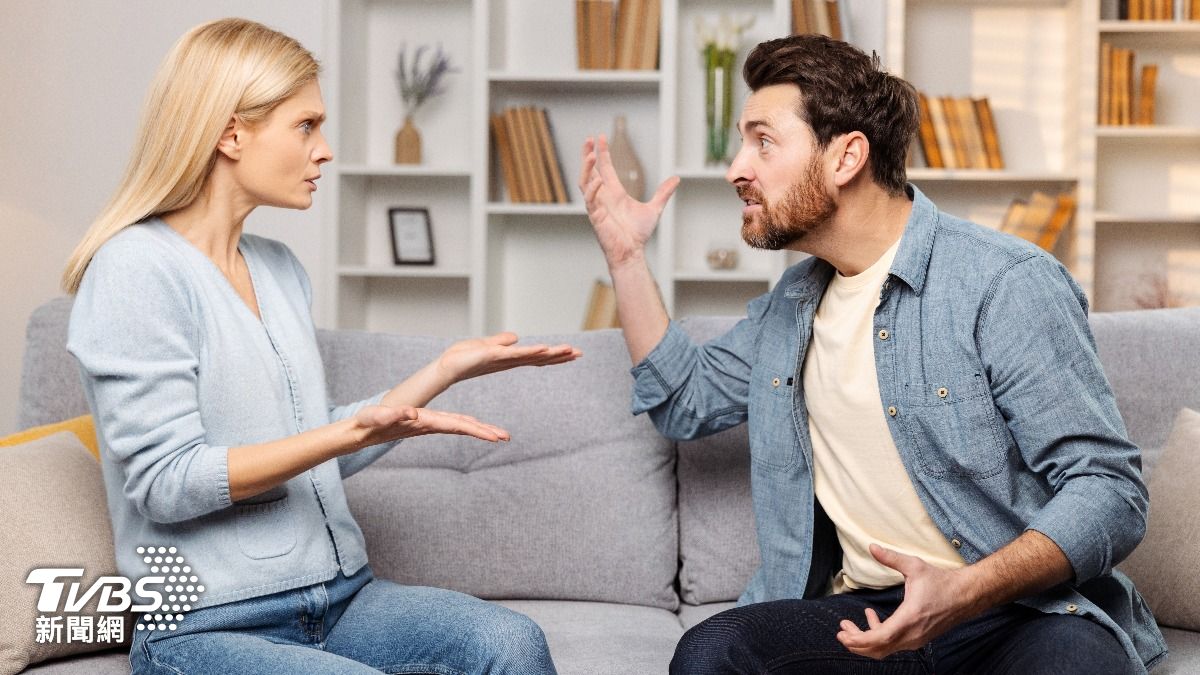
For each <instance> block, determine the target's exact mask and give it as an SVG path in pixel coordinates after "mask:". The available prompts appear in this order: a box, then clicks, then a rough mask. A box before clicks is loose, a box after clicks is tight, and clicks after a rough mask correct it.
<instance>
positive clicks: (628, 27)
mask: <svg viewBox="0 0 1200 675" xmlns="http://www.w3.org/2000/svg"><path fill="white" fill-rule="evenodd" d="M661 15H662V0H620V2H619V4H618V3H617V2H614V0H575V56H576V62H577V64H578V66H579V69H580V70H612V69H614V68H615V69H617V70H656V69H657V68H658V31H659V20H660V17H661Z"/></svg>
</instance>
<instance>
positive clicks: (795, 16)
mask: <svg viewBox="0 0 1200 675" xmlns="http://www.w3.org/2000/svg"><path fill="white" fill-rule="evenodd" d="M808 7H809V5H808V0H792V35H807V34H809V33H811V32H812V22H811V21H809V17H808V15H809V9H808Z"/></svg>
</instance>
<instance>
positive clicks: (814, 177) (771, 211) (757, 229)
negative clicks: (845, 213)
mask: <svg viewBox="0 0 1200 675" xmlns="http://www.w3.org/2000/svg"><path fill="white" fill-rule="evenodd" d="M738 197H741V198H742V199H745V198H747V197H749V198H751V199H754V200H755V201H757V202H758V203H759V204H761V205H762V206H761V207H760V208H759V212H758V224H757V225H756V224H755V222H754V215H753V214H749V213H747V214H743V215H742V239H743V240H744V241H745V242H746V243H747V244H749V245H751V246H753V247H754V248H761V249H765V250H768V251H778V250H779V249H781V248H784V247H785V246H787V245H789V244H791V243H793V242H796V241H798V240H800V239H802V238H803V237H804V236H805V235H807V234H809V233H810V232H814V231H816V230H818V229H820V228H821V227H823V226H824V225H825V223H827V222H829V220H830V219H831V218H833V214H835V213H837V202H835V201H834V200H833V197H832V196H831V195H830V194H829V193H828V192H826V191H825V187H824V184H823V181H822V176H821V167H820V162H819V158H817V157H814V158H813V161H812V162H810V163H809V165H808V168H807V169H805V171H804V175H803V176H802V177H801V178H800V180H799V181H797V182H796V183H793V184H792V186H791V187H790V188H788V191H787V192H786V193H785V194H784V196H783V199H781V200H780V201H779V204H778V205H774V204H769V203H767V201H766V198H765V197H764V196H763V195H762V193H761V192H759V191H758V190H756V189H754V188H751V187H749V186H745V187H738Z"/></svg>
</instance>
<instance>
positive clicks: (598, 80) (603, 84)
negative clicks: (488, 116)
mask: <svg viewBox="0 0 1200 675" xmlns="http://www.w3.org/2000/svg"><path fill="white" fill-rule="evenodd" d="M488 81H489V82H491V83H492V84H496V85H524V86H530V87H559V86H567V87H574V88H580V89H589V88H591V89H612V88H614V87H615V88H625V87H640V88H646V89H653V88H656V87H658V85H659V83H660V82H661V81H662V76H661V75H660V74H659V73H658V71H656V70H653V71H642V70H581V71H578V72H573V73H561V74H545V73H527V72H519V73H518V72H504V71H492V72H490V73H488Z"/></svg>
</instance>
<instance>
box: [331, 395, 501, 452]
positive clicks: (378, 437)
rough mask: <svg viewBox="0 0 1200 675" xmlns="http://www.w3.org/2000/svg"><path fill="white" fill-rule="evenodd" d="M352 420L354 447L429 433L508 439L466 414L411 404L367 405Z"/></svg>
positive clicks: (490, 439)
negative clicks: (415, 406) (354, 435)
mask: <svg viewBox="0 0 1200 675" xmlns="http://www.w3.org/2000/svg"><path fill="white" fill-rule="evenodd" d="M353 424H354V430H355V432H356V435H357V436H358V438H359V441H358V443H357V444H356V445H357V447H356V448H355V449H360V448H365V447H367V446H371V445H375V444H377V443H386V442H388V441H395V440H399V439H401V438H413V437H414V436H426V435H429V434H456V435H459V436H474V437H475V438H478V439H481V440H485V441H492V442H496V441H507V440H509V435H508V432H507V431H505V430H504V429H501V428H500V427H497V426H494V425H491V424H487V423H485V422H480V421H479V420H477V419H475V418H474V417H471V416H469V415H460V414H458V413H451V412H443V411H440V410H430V409H428V408H414V407H412V406H401V407H397V408H393V407H389V406H386V405H371V406H367V407H365V408H363V409H362V410H359V411H358V413H356V414H355V415H354V418H353Z"/></svg>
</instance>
